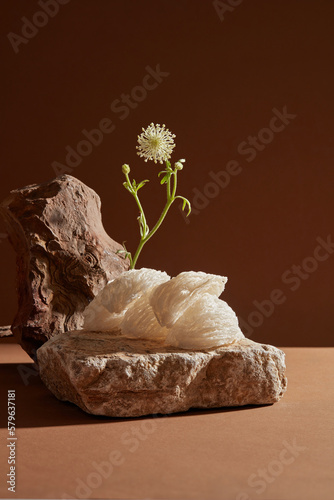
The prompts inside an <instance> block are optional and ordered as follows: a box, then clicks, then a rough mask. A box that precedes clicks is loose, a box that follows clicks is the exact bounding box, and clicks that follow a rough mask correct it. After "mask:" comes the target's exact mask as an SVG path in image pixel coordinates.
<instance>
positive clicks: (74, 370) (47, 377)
mask: <svg viewBox="0 0 334 500" xmlns="http://www.w3.org/2000/svg"><path fill="white" fill-rule="evenodd" d="M37 356H38V361H39V366H40V375H41V378H42V380H43V382H44V383H45V385H46V386H47V387H48V388H49V389H50V390H51V392H53V394H54V395H55V396H57V398H59V399H61V400H64V401H71V402H73V403H75V404H76V405H78V406H80V408H82V409H83V410H84V411H86V412H88V413H92V414H94V415H107V416H111V417H135V416H140V415H147V414H155V413H163V414H166V413H173V412H179V411H185V410H188V409H189V408H215V407H221V406H241V405H248V404H251V405H260V404H270V403H275V402H276V401H278V400H279V399H280V398H281V397H282V396H283V394H284V392H285V390H286V384H287V380H286V378H285V375H284V370H285V362H284V359H285V355H284V353H283V352H282V351H280V350H279V349H277V348H276V347H273V346H269V345H264V344H257V343H255V342H253V341H251V340H248V339H243V340H241V341H239V342H237V343H235V344H232V345H230V346H227V347H219V348H216V349H212V350H206V351H184V350H180V349H179V350H177V349H175V348H170V347H165V346H162V345H161V344H159V343H157V342H154V341H147V340H139V339H126V338H124V337H121V336H114V335H111V334H110V333H109V334H108V333H105V332H104V333H99V332H95V333H94V332H85V331H76V332H70V333H69V334H67V335H64V334H63V335H59V336H58V337H54V338H52V339H51V340H49V341H48V342H47V343H46V344H44V345H43V346H42V347H41V348H40V349H39V350H38V351H37Z"/></svg>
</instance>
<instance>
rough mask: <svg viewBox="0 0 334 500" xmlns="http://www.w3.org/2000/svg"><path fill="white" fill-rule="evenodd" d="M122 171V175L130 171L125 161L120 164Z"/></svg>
mask: <svg viewBox="0 0 334 500" xmlns="http://www.w3.org/2000/svg"><path fill="white" fill-rule="evenodd" d="M122 172H123V174H124V175H126V174H129V173H130V167H129V165H128V164H127V163H124V165H122Z"/></svg>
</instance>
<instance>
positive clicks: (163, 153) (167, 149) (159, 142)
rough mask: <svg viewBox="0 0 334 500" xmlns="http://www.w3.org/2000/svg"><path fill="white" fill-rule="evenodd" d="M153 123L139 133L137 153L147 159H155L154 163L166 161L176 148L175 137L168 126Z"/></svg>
mask: <svg viewBox="0 0 334 500" xmlns="http://www.w3.org/2000/svg"><path fill="white" fill-rule="evenodd" d="M165 127H166V126H165V125H162V127H161V126H160V125H159V124H157V125H154V123H151V125H149V126H148V127H147V129H144V128H143V129H142V130H143V133H142V134H141V135H138V144H139V146H137V149H138V152H137V154H138V155H139V156H141V157H144V158H145V161H147V160H153V161H154V163H157V162H160V163H163V162H164V161H166V160H168V158H170V156H171V154H172V151H173V149H174V148H175V143H174V137H175V135H174V134H172V133H171V132H170V131H169V130H168V128H165Z"/></svg>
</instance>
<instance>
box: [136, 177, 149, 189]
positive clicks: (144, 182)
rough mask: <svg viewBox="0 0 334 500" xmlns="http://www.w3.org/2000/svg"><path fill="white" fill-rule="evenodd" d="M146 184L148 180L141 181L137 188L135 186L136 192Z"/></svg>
mask: <svg viewBox="0 0 334 500" xmlns="http://www.w3.org/2000/svg"><path fill="white" fill-rule="evenodd" d="M146 182H150V181H149V180H148V179H146V180H145V181H141V182H140V183H139V184H138V186H137V191H138V190H139V189H140V188H142V187H143V186H145V184H146Z"/></svg>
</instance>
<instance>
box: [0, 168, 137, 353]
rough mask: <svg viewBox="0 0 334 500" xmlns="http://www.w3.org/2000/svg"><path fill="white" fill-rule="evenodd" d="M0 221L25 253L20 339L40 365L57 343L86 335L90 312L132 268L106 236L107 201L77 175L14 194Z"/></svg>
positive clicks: (16, 327)
mask: <svg viewBox="0 0 334 500" xmlns="http://www.w3.org/2000/svg"><path fill="white" fill-rule="evenodd" d="M0 214H1V215H2V217H3V219H4V221H5V224H6V228H7V231H8V234H9V240H10V242H11V244H12V245H13V247H14V248H15V250H16V252H17V290H18V312H17V315H16V317H15V319H14V322H13V325H12V331H13V333H14V335H15V336H16V337H17V340H18V342H19V343H20V344H21V345H22V347H23V349H24V350H25V351H27V353H28V354H29V355H30V356H31V357H35V352H36V349H38V347H40V346H41V345H42V344H43V343H44V342H46V341H47V340H48V339H49V338H51V337H53V336H54V335H56V334H58V333H63V332H67V331H70V330H77V329H80V328H81V326H82V322H83V318H82V312H83V310H84V308H85V307H86V306H87V304H88V303H89V302H90V301H91V300H92V299H93V298H94V297H95V295H96V294H97V293H98V292H99V291H100V290H101V289H102V288H103V287H104V285H105V284H106V283H107V282H108V281H109V280H110V279H112V278H114V277H115V276H118V275H119V274H120V273H121V272H123V271H125V270H126V269H127V268H128V262H127V261H125V260H124V259H123V258H122V257H121V256H120V255H117V254H116V251H117V250H118V249H121V248H122V247H121V245H120V244H118V243H116V242H115V241H114V240H112V239H111V238H110V237H109V236H108V235H107V233H106V232H105V230H104V228H103V225H102V220H101V202H100V198H99V196H98V195H97V194H96V193H95V191H93V190H92V189H90V188H89V187H87V186H86V185H85V184H83V183H82V182H81V181H79V180H78V179H76V178H74V177H72V176H70V175H61V176H59V177H57V178H56V179H53V180H52V181H50V182H47V183H44V184H33V185H31V186H27V187H24V188H22V189H16V190H14V191H12V192H11V193H10V196H9V197H8V198H7V199H5V200H4V201H3V202H2V204H1V206H0Z"/></svg>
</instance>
